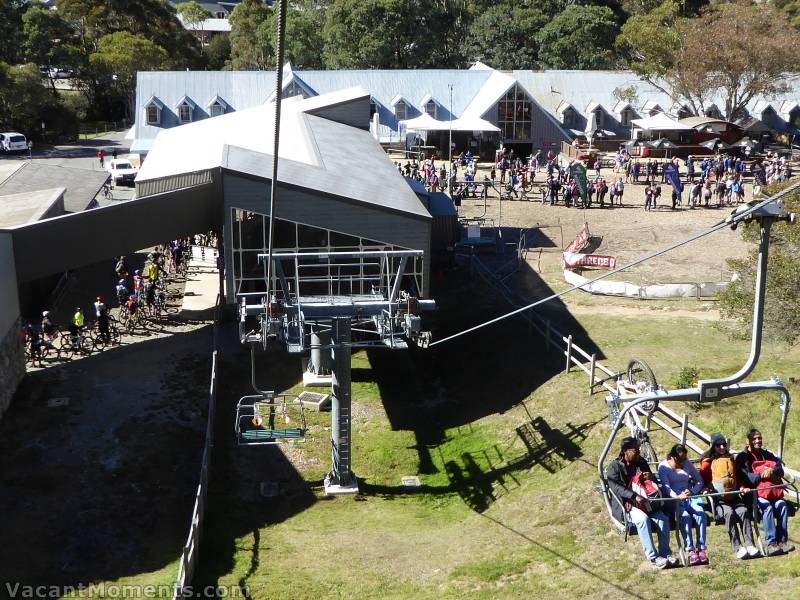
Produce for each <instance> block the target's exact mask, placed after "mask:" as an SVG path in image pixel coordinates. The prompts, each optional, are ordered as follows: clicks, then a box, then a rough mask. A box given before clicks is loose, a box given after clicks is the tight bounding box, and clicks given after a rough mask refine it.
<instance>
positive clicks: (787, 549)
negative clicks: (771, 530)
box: [780, 542, 794, 554]
mask: <svg viewBox="0 0 800 600" xmlns="http://www.w3.org/2000/svg"><path fill="white" fill-rule="evenodd" d="M780 547H781V550H782V551H783V553H784V554H789V552H793V551H794V546H793V545H792V544H790V543H789V542H783V543H782V544H780Z"/></svg>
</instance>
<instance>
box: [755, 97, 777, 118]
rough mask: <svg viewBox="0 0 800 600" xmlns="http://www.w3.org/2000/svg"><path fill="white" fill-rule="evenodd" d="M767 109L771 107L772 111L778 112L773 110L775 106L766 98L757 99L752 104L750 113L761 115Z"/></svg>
mask: <svg viewBox="0 0 800 600" xmlns="http://www.w3.org/2000/svg"><path fill="white" fill-rule="evenodd" d="M767 109H772V110H773V111H774V112H778V111H776V110H775V107H774V106H772V103H771V102H769V101H768V100H759V101H758V102H756V103H755V104H754V105H753V110H751V111H750V113H751V114H754V115H761V114H763V113H764V111H765V110H767Z"/></svg>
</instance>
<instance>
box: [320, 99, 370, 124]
mask: <svg viewBox="0 0 800 600" xmlns="http://www.w3.org/2000/svg"><path fill="white" fill-rule="evenodd" d="M308 114H310V115H316V116H318V117H322V118H324V119H329V120H331V121H336V122H337V123H344V124H345V125H350V126H351V127H357V128H358V129H365V130H369V124H370V118H369V96H365V97H364V98H362V99H360V100H355V101H351V102H342V103H341V104H335V105H333V106H326V107H324V108H319V109H316V110H309V111H308Z"/></svg>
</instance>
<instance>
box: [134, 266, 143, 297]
mask: <svg viewBox="0 0 800 600" xmlns="http://www.w3.org/2000/svg"><path fill="white" fill-rule="evenodd" d="M141 293H142V271H141V270H140V269H136V271H135V272H134V273H133V295H134V296H136V297H137V298H138V297H139V295H140V294H141Z"/></svg>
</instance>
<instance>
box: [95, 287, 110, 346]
mask: <svg viewBox="0 0 800 600" xmlns="http://www.w3.org/2000/svg"><path fill="white" fill-rule="evenodd" d="M94 313H95V316H96V317H97V330H98V331H99V332H100V335H101V336H103V338H104V339H105V340H106V341H108V340H109V338H110V333H109V328H108V325H109V320H108V308H106V304H105V302H103V297H102V296H98V297H97V301H96V302H95V303H94Z"/></svg>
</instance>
